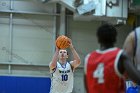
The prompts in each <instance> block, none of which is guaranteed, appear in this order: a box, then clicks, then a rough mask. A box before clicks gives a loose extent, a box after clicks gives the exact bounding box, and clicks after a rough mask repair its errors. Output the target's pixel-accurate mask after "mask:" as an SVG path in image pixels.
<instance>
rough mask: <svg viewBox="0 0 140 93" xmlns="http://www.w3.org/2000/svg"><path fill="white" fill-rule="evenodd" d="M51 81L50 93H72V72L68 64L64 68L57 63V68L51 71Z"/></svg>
mask: <svg viewBox="0 0 140 93" xmlns="http://www.w3.org/2000/svg"><path fill="white" fill-rule="evenodd" d="M51 79H52V81H51V89H50V93H72V90H73V70H72V67H71V64H70V63H69V62H67V63H66V64H65V65H64V66H62V65H61V64H60V63H59V62H57V67H56V68H55V70H54V71H53V73H52V78H51Z"/></svg>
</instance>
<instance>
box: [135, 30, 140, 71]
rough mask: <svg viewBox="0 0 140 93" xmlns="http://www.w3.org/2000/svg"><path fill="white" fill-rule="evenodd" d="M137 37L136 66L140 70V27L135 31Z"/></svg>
mask: <svg viewBox="0 0 140 93" xmlns="http://www.w3.org/2000/svg"><path fill="white" fill-rule="evenodd" d="M135 35H136V38H135V40H136V55H135V58H136V64H137V67H138V69H139V70H140V27H138V28H136V30H135Z"/></svg>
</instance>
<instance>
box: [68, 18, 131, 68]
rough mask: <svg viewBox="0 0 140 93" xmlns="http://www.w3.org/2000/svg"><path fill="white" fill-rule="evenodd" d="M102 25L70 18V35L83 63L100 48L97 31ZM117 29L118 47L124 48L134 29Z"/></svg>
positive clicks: (121, 27) (128, 27)
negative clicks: (125, 41)
mask: <svg viewBox="0 0 140 93" xmlns="http://www.w3.org/2000/svg"><path fill="white" fill-rule="evenodd" d="M101 24H102V22H101V21H74V20H73V18H72V17H68V34H69V36H70V38H72V40H73V44H74V46H75V48H76V50H77V51H78V53H79V55H80V57H81V60H82V61H84V58H85V56H86V55H87V54H88V53H89V52H91V51H93V50H95V49H97V48H99V44H98V42H97V38H96V30H97V28H98V27H99V26H100V25H101ZM116 28H117V31H118V37H117V43H116V46H117V47H120V48H122V46H123V43H124V40H125V38H126V36H127V34H128V33H129V32H130V31H131V29H132V27H131V26H129V25H121V26H116ZM83 65H84V62H82V64H81V66H82V67H83Z"/></svg>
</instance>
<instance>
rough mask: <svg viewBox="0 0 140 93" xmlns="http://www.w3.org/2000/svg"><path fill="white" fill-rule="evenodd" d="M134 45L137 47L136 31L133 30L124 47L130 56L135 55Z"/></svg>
mask: <svg viewBox="0 0 140 93" xmlns="http://www.w3.org/2000/svg"><path fill="white" fill-rule="evenodd" d="M134 47H135V32H134V31H133V32H131V33H130V34H129V35H128V36H127V38H126V40H125V42H124V45H123V48H124V50H125V51H126V53H127V54H128V55H129V56H130V57H133V55H134Z"/></svg>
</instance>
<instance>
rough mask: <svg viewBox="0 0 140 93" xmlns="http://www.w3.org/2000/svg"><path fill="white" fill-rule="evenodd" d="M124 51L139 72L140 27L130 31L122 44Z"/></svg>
mask: <svg viewBox="0 0 140 93" xmlns="http://www.w3.org/2000/svg"><path fill="white" fill-rule="evenodd" d="M124 50H125V51H126V53H127V54H128V55H129V56H130V57H131V58H132V59H134V64H135V65H136V66H137V68H138V69H139V70H140V27H137V28H136V29H135V30H134V31H132V32H131V33H130V34H129V35H128V36H127V38H126V40H125V42H124Z"/></svg>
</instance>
